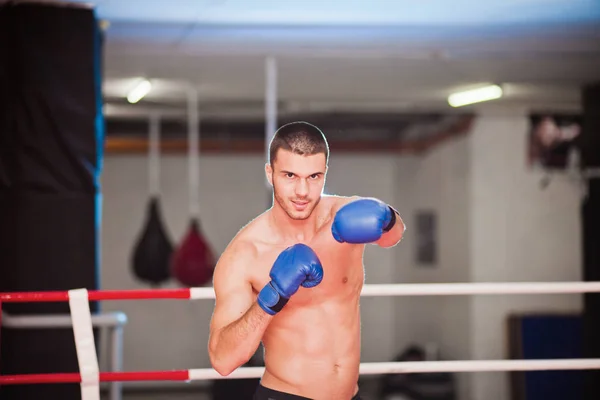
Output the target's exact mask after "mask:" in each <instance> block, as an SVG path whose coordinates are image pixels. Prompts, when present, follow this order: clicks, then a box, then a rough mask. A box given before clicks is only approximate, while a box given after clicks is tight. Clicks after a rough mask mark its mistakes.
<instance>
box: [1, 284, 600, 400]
mask: <svg viewBox="0 0 600 400" xmlns="http://www.w3.org/2000/svg"><path fill="white" fill-rule="evenodd" d="M598 292H600V282H513V283H425V284H370V285H365V286H363V289H362V292H361V297H377V296H448V295H511V294H529V295H531V294H533V295H535V294H556V295H559V294H584V293H598ZM214 298H215V293H214V290H213V288H212V287H200V288H181V289H152V290H96V291H88V290H85V289H75V290H69V291H56V292H8V293H0V305H1V304H2V302H7V303H25V302H69V306H70V311H71V314H70V315H68V316H35V317H32V316H27V317H11V319H10V320H7V318H6V317H5V320H4V321H2V323H3V324H4V325H5V326H6V327H13V328H26V327H53V328H55V327H68V326H72V327H73V334H74V338H75V346H76V351H77V359H78V363H79V371H80V372H78V373H49V374H26V375H0V385H23V384H42V383H43V384H48V383H79V384H80V385H81V392H82V400H94V399H99V398H100V383H101V382H110V383H111V385H112V386H111V390H110V396H111V397H110V398H111V399H112V400H119V399H121V395H122V394H121V390H122V388H121V386H120V385H118V383H119V382H125V381H185V382H188V381H195V380H216V379H247V378H259V377H260V376H261V375H262V373H263V371H264V367H240V368H238V369H237V370H235V371H234V372H232V373H231V374H230V375H228V376H225V377H224V376H221V375H220V374H219V373H217V372H216V371H215V370H214V369H212V368H198V369H187V370H170V371H120V369H121V368H122V331H123V326H124V324H125V322H126V317H125V316H124V315H123V314H122V313H112V314H110V315H94V316H92V315H91V312H90V308H89V302H90V301H112V300H159V299H168V300H209V299H214ZM19 318H21V319H22V321H23V322H21V323H18V322H16V321H19ZM27 318H29V319H27ZM94 327H108V328H110V329H112V330H113V333H112V335H111V337H112V344H111V353H112V357H111V358H112V359H111V362H110V363H109V369H110V371H106V372H102V371H100V366H99V364H98V359H97V352H96V348H95V338H94V334H93V328H94ZM0 339H1V338H0ZM586 369H600V359H591V358H590V359H587V358H586V359H543V360H471V361H469V360H464V361H410V362H370V363H361V364H360V369H359V373H360V374H361V375H380V374H398V373H401V374H408V373H432V372H492V371H494V372H499V371H548V370H586Z"/></svg>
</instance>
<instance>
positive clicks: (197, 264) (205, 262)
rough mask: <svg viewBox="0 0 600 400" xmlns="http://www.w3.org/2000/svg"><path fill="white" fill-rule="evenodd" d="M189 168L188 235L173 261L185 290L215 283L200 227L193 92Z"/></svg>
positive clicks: (173, 270) (191, 96) (191, 94)
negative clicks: (187, 287)
mask: <svg viewBox="0 0 600 400" xmlns="http://www.w3.org/2000/svg"><path fill="white" fill-rule="evenodd" d="M188 129H189V132H188V141H189V143H188V165H189V179H190V188H189V190H190V192H189V193H190V212H191V214H192V217H191V221H190V225H189V227H188V232H187V234H186V236H185V237H184V239H183V241H182V242H181V244H180V245H179V247H178V248H177V250H176V251H175V253H174V254H173V257H172V259H171V273H172V275H173V277H174V278H175V279H177V280H178V281H179V282H180V283H181V284H182V285H184V286H203V285H206V284H207V283H209V282H210V281H211V280H212V276H213V271H214V268H215V265H216V260H215V255H214V253H213V251H212V249H211V246H210V244H209V243H208V241H207V240H206V238H205V237H204V234H203V232H202V229H201V227H200V218H199V216H198V215H199V213H200V212H199V210H198V204H199V199H198V191H199V183H198V180H199V179H198V172H199V171H198V169H199V159H198V153H199V152H198V148H199V124H198V98H197V93H196V91H195V90H193V89H191V90H190V92H189V99H188Z"/></svg>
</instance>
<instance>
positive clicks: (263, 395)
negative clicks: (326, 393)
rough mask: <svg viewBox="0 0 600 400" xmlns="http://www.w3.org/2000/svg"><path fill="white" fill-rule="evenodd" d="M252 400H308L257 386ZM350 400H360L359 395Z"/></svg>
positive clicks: (307, 399)
mask: <svg viewBox="0 0 600 400" xmlns="http://www.w3.org/2000/svg"><path fill="white" fill-rule="evenodd" d="M253 399H254V400H310V399H309V398H308V397H302V396H296V395H295V394H289V393H284V392H279V391H277V390H273V389H269V388H266V387H264V386H263V385H261V384H259V385H258V386H257V387H256V392H255V393H254V398H253ZM351 400H361V398H360V393H356V396H354V397H353V398H352V399H351Z"/></svg>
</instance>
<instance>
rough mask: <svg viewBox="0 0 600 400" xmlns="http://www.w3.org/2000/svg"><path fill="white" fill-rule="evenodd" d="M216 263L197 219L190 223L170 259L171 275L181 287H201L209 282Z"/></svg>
mask: <svg viewBox="0 0 600 400" xmlns="http://www.w3.org/2000/svg"><path fill="white" fill-rule="evenodd" d="M215 265H216V261H215V256H214V252H213V251H212V249H211V247H210V245H209V244H208V242H207V241H206V239H205V238H204V235H203V234H202V231H201V229H200V223H199V221H198V219H196V218H193V219H192V220H191V221H190V225H189V229H188V232H187V234H186V236H185V238H184V239H183V241H182V243H181V245H180V246H179V248H178V249H177V251H176V252H175V253H174V254H173V258H172V263H171V266H172V271H171V272H172V274H173V277H175V279H177V280H178V281H179V282H180V283H181V284H182V285H184V286H188V287H195V286H203V285H206V284H208V283H209V282H211V280H212V276H213V271H214V269H215Z"/></svg>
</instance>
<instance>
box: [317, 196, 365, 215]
mask: <svg viewBox="0 0 600 400" xmlns="http://www.w3.org/2000/svg"><path fill="white" fill-rule="evenodd" d="M323 199H324V200H325V201H326V206H327V208H328V210H329V211H330V212H331V213H332V214H335V213H336V212H337V211H338V210H339V209H340V208H342V207H343V206H345V205H346V204H348V203H350V202H353V201H355V200H358V199H360V196H340V195H326V196H323Z"/></svg>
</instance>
